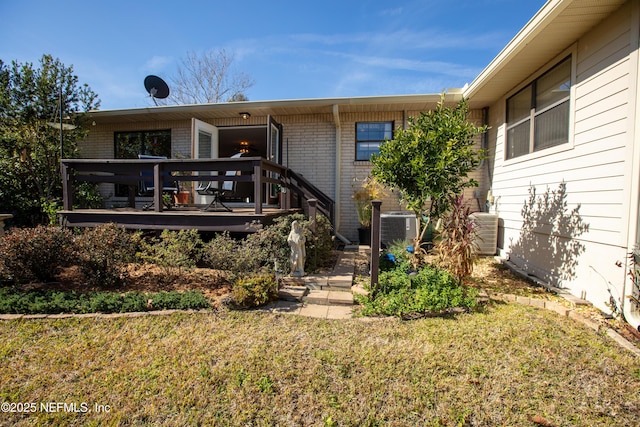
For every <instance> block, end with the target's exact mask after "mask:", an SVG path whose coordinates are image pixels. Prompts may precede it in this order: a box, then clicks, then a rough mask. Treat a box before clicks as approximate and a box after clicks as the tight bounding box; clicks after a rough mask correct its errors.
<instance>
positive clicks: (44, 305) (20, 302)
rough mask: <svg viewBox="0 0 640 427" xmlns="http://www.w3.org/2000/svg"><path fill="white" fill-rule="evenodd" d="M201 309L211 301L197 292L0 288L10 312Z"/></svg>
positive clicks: (0, 301) (3, 309)
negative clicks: (66, 290) (120, 291)
mask: <svg viewBox="0 0 640 427" xmlns="http://www.w3.org/2000/svg"><path fill="white" fill-rule="evenodd" d="M203 308H211V304H210V303H209V302H208V301H207V299H206V297H205V296H204V295H203V294H202V293H201V292H198V291H188V292H184V293H181V292H157V293H140V292H128V293H125V294H120V293H116V292H89V293H79V292H74V291H71V292H63V291H54V290H50V289H48V290H32V291H24V290H15V289H11V288H7V287H5V288H0V313H10V314H58V313H76V314H82V313H125V312H138V311H150V310H168V309H182V310H197V309H203Z"/></svg>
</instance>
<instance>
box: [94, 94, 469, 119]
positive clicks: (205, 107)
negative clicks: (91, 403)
mask: <svg viewBox="0 0 640 427" xmlns="http://www.w3.org/2000/svg"><path fill="white" fill-rule="evenodd" d="M461 96H462V95H461V89H450V90H449V92H448V95H447V101H451V102H455V101H457V100H459V99H460V98H461ZM439 100H440V94H429V95H396V96H372V97H357V98H321V99H295V100H278V101H246V102H229V103H219V104H198V105H171V106H157V107H146V108H131V109H123V110H95V111H90V112H89V113H88V114H89V118H90V120H94V121H96V122H99V123H100V124H105V123H133V122H153V121H174V120H190V119H191V118H192V117H195V118H197V119H199V120H211V119H225V118H234V119H237V118H238V117H239V114H240V113H241V112H249V113H250V114H251V116H252V117H266V116H267V115H271V116H287V115H304V114H332V113H333V106H334V105H338V109H339V112H340V113H362V112H388V111H426V110H429V109H432V108H433V107H434V106H435V105H436V104H437V102H438V101H439Z"/></svg>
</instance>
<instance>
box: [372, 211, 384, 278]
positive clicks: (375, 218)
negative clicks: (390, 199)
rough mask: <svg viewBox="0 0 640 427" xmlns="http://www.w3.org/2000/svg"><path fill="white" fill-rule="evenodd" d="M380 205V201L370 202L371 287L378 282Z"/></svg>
mask: <svg viewBox="0 0 640 427" xmlns="http://www.w3.org/2000/svg"><path fill="white" fill-rule="evenodd" d="M380 205H382V201H380V200H373V201H372V202H371V206H372V212H371V263H370V264H369V265H370V266H371V289H374V286H376V285H377V284H378V267H379V264H380Z"/></svg>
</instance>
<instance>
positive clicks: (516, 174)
mask: <svg viewBox="0 0 640 427" xmlns="http://www.w3.org/2000/svg"><path fill="white" fill-rule="evenodd" d="M630 10H631V5H630V3H628V4H627V5H626V6H624V7H622V8H621V9H620V10H619V11H617V12H616V13H614V14H613V15H612V16H610V17H609V18H608V19H606V20H605V21H603V22H602V23H601V24H599V25H598V26H596V27H595V28H594V29H592V30H591V31H590V32H589V33H587V34H586V35H585V36H584V37H583V38H581V39H580V40H577V41H576V44H575V47H574V48H573V49H571V51H569V52H568V53H571V55H572V60H573V61H574V64H573V66H574V68H575V80H574V83H573V87H572V92H571V93H572V100H571V115H570V116H569V120H570V134H569V139H570V144H567V146H568V147H569V149H562V150H558V149H559V148H561V147H555V148H553V149H544V150H540V151H539V152H536V153H535V154H529V155H527V156H524V157H522V159H510V160H509V159H508V157H509V156H508V154H507V152H506V151H507V145H506V141H507V135H506V134H507V123H506V117H507V109H506V106H507V104H506V96H505V98H504V101H503V102H502V103H500V102H498V103H497V104H495V105H493V106H491V117H492V122H491V123H490V124H491V125H492V129H491V131H490V132H491V136H490V139H492V140H494V141H496V145H495V146H494V149H495V153H494V155H493V156H492V157H493V159H494V161H495V167H494V176H493V187H492V192H493V195H494V196H495V197H496V198H497V203H496V205H495V206H494V209H495V211H496V212H498V214H499V216H500V219H501V221H502V227H503V228H502V236H503V238H501V242H502V249H503V250H504V253H505V254H506V255H509V253H510V248H511V247H514V245H516V244H517V243H518V240H519V239H520V238H521V229H522V227H523V211H522V209H523V205H524V203H525V201H527V200H528V198H529V193H528V191H529V189H530V188H535V191H536V194H537V195H538V196H541V195H543V194H545V192H551V191H556V190H558V188H559V185H560V184H561V183H564V185H566V197H565V199H564V202H566V209H565V218H566V217H567V214H568V213H570V212H571V211H572V210H576V209H577V212H578V214H579V218H580V219H581V221H582V222H583V223H584V224H587V225H588V230H587V231H586V232H584V233H582V234H580V235H579V236H577V237H575V236H570V235H567V236H564V237H566V240H565V241H567V242H570V241H575V243H576V244H577V245H579V246H580V248H581V253H580V254H579V255H578V256H576V257H574V258H573V259H572V260H571V262H574V263H575V269H576V275H575V277H574V278H573V279H571V280H568V281H567V280H564V281H562V282H558V283H557V284H559V285H561V286H566V287H567V288H568V289H569V290H570V291H571V292H572V293H573V294H574V295H578V296H580V295H581V294H582V292H585V293H586V297H587V298H588V299H589V300H590V301H592V302H594V304H596V305H597V306H598V307H599V308H601V309H606V307H605V306H604V303H605V302H608V300H609V293H608V292H609V290H608V287H610V286H611V284H615V286H616V287H617V288H619V289H617V291H616V292H618V291H620V290H621V289H622V288H621V283H622V282H623V281H624V280H626V279H625V277H624V271H623V269H620V268H617V267H615V263H616V261H619V260H621V261H624V258H625V253H626V247H627V233H628V229H629V226H628V224H629V221H635V220H636V219H634V218H629V212H630V203H632V200H634V197H633V195H632V194H630V192H631V189H630V186H631V182H632V181H633V180H634V179H638V178H637V177H632V176H631V161H632V155H631V153H632V152H633V150H632V148H633V143H634V142H633V138H632V137H631V136H630V129H632V128H633V124H632V123H631V122H630V120H633V114H634V112H633V111H634V108H635V107H634V106H633V105H630V102H632V100H634V99H636V98H635V94H634V93H632V90H631V89H630V88H632V87H635V86H634V84H633V79H637V78H638V76H637V75H636V74H635V67H634V64H632V63H631V61H630V60H629V55H630V52H632V50H633V48H632V46H633V44H632V43H633V41H634V38H636V42H637V35H634V34H631V32H630V26H631V25H630V24H631V23H630V16H631V12H630ZM554 65H555V63H554V62H550V64H549V68H547V69H551V67H553V66H554ZM540 71H541V72H542V73H544V72H545V71H546V70H540ZM540 221H541V224H540V226H539V227H537V228H536V231H535V232H536V233H539V234H540V240H539V241H541V242H544V241H546V240H547V239H548V237H547V235H548V233H549V230H550V227H549V226H548V224H547V223H545V221H546V222H548V223H550V222H552V221H553V218H546V219H541V220H540ZM552 252H553V248H544V247H543V248H530V251H529V252H528V253H526V255H522V254H519V256H515V255H512V257H511V258H512V261H514V262H516V263H517V264H518V265H520V266H522V267H523V268H525V269H526V270H527V271H529V272H531V273H532V274H535V275H536V276H538V277H541V278H543V279H545V280H549V281H551V282H553V281H554V280H557V279H559V278H558V277H552V271H550V269H549V265H552V264H553V263H554V261H553V257H554V256H556V257H557V256H559V255H557V254H553V253H552ZM523 256H524V258H522V257H523Z"/></svg>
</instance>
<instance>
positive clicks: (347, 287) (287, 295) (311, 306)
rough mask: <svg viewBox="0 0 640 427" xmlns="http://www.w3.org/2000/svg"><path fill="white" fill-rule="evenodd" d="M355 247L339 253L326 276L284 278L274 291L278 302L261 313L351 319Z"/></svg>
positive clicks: (356, 248) (313, 275) (312, 275)
mask: <svg viewBox="0 0 640 427" xmlns="http://www.w3.org/2000/svg"><path fill="white" fill-rule="evenodd" d="M357 250H358V247H357V246H347V247H346V248H345V250H344V251H342V252H340V254H339V256H338V259H337V261H336V265H335V266H334V268H333V270H332V271H331V273H329V274H325V275H319V274H310V275H308V276H304V277H284V278H282V279H281V288H280V290H279V291H278V296H279V299H280V301H278V302H277V303H275V304H273V305H272V306H267V307H265V309H266V310H267V311H270V312H273V313H294V314H299V315H301V316H309V317H321V318H327V319H345V318H351V316H352V308H353V293H352V291H351V287H352V285H353V276H354V273H355V265H354V261H355V252H356V251H357Z"/></svg>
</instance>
